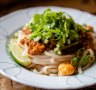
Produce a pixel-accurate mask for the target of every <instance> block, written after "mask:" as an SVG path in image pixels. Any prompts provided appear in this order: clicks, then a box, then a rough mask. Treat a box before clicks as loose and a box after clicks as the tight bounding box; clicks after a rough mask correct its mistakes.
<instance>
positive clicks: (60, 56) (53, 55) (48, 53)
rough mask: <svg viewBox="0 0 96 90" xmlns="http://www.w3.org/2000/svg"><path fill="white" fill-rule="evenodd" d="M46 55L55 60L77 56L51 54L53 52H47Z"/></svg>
mask: <svg viewBox="0 0 96 90" xmlns="http://www.w3.org/2000/svg"><path fill="white" fill-rule="evenodd" d="M44 54H45V55H47V56H50V57H53V58H63V59H65V58H73V57H74V56H75V54H69V55H56V54H54V53H53V52H52V53H51V52H48V51H45V52H44Z"/></svg>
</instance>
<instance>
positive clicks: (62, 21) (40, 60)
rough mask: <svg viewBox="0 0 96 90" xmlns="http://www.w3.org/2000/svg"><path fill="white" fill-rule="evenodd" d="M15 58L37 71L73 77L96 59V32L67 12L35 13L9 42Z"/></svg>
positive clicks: (47, 10) (46, 11)
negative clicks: (77, 21) (79, 22)
mask: <svg viewBox="0 0 96 90" xmlns="http://www.w3.org/2000/svg"><path fill="white" fill-rule="evenodd" d="M9 50H10V52H11V54H12V56H13V57H14V60H15V61H16V62H17V63H19V64H20V65H22V66H24V67H25V68H27V69H29V70H32V71H33V72H35V73H40V74H45V75H53V76H57V75H58V76H69V75H73V74H76V73H82V71H84V70H86V69H87V68H89V67H90V66H91V65H92V64H93V63H94V62H95V53H96V34H95V32H94V29H93V27H92V26H90V25H87V24H84V25H80V24H78V23H76V22H75V21H74V20H73V18H72V17H71V16H70V15H68V14H67V13H65V12H53V11H51V10H50V9H46V10H45V11H44V13H43V14H35V15H34V16H33V17H32V19H31V21H30V22H28V23H27V24H26V25H25V26H24V27H23V28H22V29H21V30H19V31H17V32H16V33H15V34H14V35H13V37H12V39H11V40H10V43H9Z"/></svg>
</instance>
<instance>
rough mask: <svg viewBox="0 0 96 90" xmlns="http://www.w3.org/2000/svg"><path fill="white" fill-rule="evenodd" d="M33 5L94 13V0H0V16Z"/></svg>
mask: <svg viewBox="0 0 96 90" xmlns="http://www.w3.org/2000/svg"><path fill="white" fill-rule="evenodd" d="M34 6H61V7H71V8H77V9H80V10H84V11H87V12H90V13H92V14H96V0H0V16H3V15H6V14H8V13H10V12H13V11H15V10H18V9H22V8H28V7H34Z"/></svg>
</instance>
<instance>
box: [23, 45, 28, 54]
mask: <svg viewBox="0 0 96 90" xmlns="http://www.w3.org/2000/svg"><path fill="white" fill-rule="evenodd" d="M27 52H28V47H27V45H26V44H25V45H24V47H23V52H22V55H23V56H26V55H27Z"/></svg>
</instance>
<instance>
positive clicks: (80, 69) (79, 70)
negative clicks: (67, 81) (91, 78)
mask: <svg viewBox="0 0 96 90" xmlns="http://www.w3.org/2000/svg"><path fill="white" fill-rule="evenodd" d="M78 72H79V74H82V73H83V72H82V68H81V66H78Z"/></svg>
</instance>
